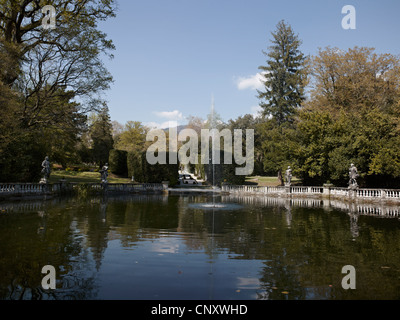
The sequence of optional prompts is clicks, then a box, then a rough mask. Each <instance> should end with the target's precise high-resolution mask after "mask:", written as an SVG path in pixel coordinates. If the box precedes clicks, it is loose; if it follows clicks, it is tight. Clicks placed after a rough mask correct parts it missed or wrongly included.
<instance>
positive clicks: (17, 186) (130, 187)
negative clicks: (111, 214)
mask: <svg viewBox="0 0 400 320" xmlns="http://www.w3.org/2000/svg"><path fill="white" fill-rule="evenodd" d="M80 186H85V187H86V188H88V189H90V190H91V191H98V192H104V191H106V192H118V193H137V192H163V191H166V190H168V183H167V182H163V183H140V184H133V183H127V184H125V183H109V184H105V185H104V184H101V183H85V184H82V183H67V182H59V183H49V184H40V183H0V197H1V196H5V197H8V196H28V195H51V194H60V193H63V192H73V191H74V190H77V189H78V188H79V187H80Z"/></svg>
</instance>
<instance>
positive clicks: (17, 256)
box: [0, 195, 400, 300]
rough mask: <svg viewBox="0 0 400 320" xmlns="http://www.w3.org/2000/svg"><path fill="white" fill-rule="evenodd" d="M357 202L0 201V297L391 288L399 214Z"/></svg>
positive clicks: (291, 294)
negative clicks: (348, 276) (352, 281)
mask: <svg viewBox="0 0 400 320" xmlns="http://www.w3.org/2000/svg"><path fill="white" fill-rule="evenodd" d="M203 203H207V204H210V203H224V204H228V205H227V206H226V207H224V208H218V207H217V208H215V209H212V208H210V207H207V208H206V207H205V208H202V206H201V204H203ZM340 206H342V207H343V208H342V209H340V208H339V207H340ZM380 210H385V208H380ZM359 211H360V210H359V209H358V211H357V209H354V208H353V209H351V210H350V208H349V207H346V205H345V204H340V203H339V204H336V205H335V204H333V203H323V202H322V201H320V200H301V201H295V200H292V201H291V200H284V199H273V198H246V197H240V198H235V197H221V196H218V197H209V196H191V195H185V196H183V195H181V196H178V195H176V196H173V195H169V196H161V195H146V196H144V195H137V196H129V197H108V198H92V199H86V200H85V199H70V198H68V199H57V200H47V201H30V202H14V203H4V202H3V203H0V275H1V276H0V299H3V300H9V299H62V300H65V299H78V300H84V299H136V300H137V299H139V300H141V299H146V300H152V299H154V300H163V299H168V300H174V299H185V300H190V299H201V300H212V299H216V300H217V299H224V300H226V299H234V300H249V299H252V300H255V299H269V300H284V299H288V300H292V299H300V300H305V299H374V300H375V299H376V300H378V299H400V221H399V219H398V218H399V216H396V215H394V216H389V217H382V216H380V215H379V214H378V215H376V214H372V215H371V214H369V215H368V214H359V213H358V212H359ZM367 211H369V209H368V210H367ZM45 265H52V266H54V267H55V270H56V289H55V290H44V289H43V288H42V285H41V282H42V279H43V277H44V276H45V274H42V273H41V270H42V267H43V266H45ZM345 265H352V266H354V268H355V270H356V289H354V290H351V289H349V290H345V289H343V288H342V285H341V283H342V279H343V277H344V276H345V274H342V273H341V271H342V267H343V266H345Z"/></svg>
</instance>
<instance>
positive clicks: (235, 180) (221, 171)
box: [204, 150, 246, 186]
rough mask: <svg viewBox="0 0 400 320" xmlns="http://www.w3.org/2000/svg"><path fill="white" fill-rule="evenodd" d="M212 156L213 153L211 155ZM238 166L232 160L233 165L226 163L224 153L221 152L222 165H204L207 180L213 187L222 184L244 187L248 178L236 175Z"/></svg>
mask: <svg viewBox="0 0 400 320" xmlns="http://www.w3.org/2000/svg"><path fill="white" fill-rule="evenodd" d="M210 154H211V153H210ZM238 167H240V166H238V165H237V164H236V163H235V161H234V159H233V158H232V164H225V163H224V151H223V150H221V151H220V164H212V163H209V164H204V172H205V176H206V180H207V181H208V182H210V183H211V184H212V185H216V186H221V184H222V183H229V184H234V185H242V184H244V183H245V181H246V176H243V175H236V168H238Z"/></svg>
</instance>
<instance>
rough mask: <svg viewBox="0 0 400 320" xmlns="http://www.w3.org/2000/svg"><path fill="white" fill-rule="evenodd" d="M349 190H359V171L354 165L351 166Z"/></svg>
mask: <svg viewBox="0 0 400 320" xmlns="http://www.w3.org/2000/svg"><path fill="white" fill-rule="evenodd" d="M349 177H350V180H349V189H357V188H358V184H357V180H356V179H357V178H358V171H357V168H356V167H355V166H354V164H353V163H352V164H351V165H350V169H349Z"/></svg>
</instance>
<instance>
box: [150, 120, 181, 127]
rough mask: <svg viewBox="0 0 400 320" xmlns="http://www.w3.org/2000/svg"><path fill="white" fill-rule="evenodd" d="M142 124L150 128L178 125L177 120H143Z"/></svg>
mask: <svg viewBox="0 0 400 320" xmlns="http://www.w3.org/2000/svg"><path fill="white" fill-rule="evenodd" d="M144 125H145V126H146V127H148V128H150V129H168V128H175V127H177V126H178V122H177V121H164V122H154V121H150V122H145V123H144Z"/></svg>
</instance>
